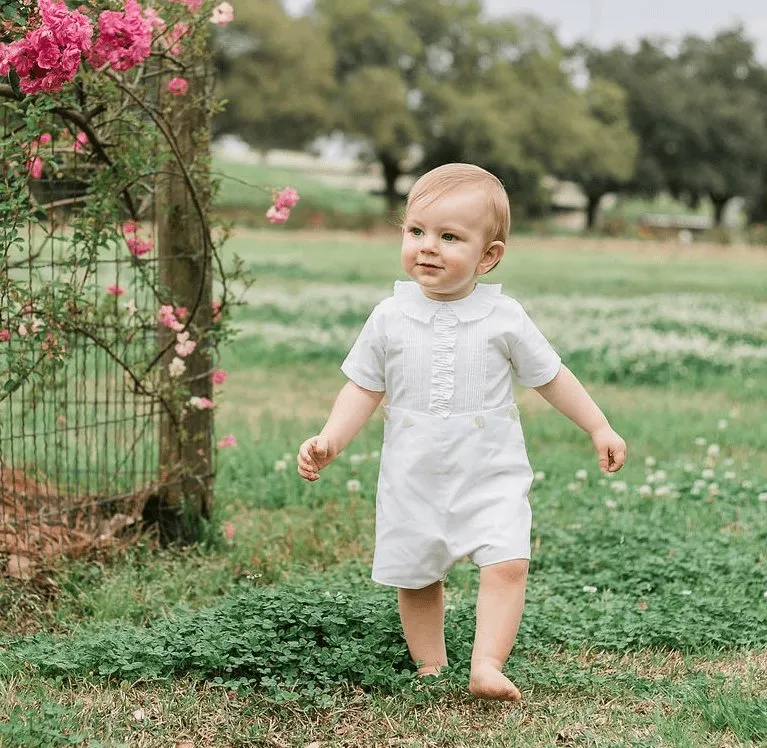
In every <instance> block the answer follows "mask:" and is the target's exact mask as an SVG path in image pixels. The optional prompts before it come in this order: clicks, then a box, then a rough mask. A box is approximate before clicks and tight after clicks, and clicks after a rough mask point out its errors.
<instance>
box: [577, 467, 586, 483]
mask: <svg viewBox="0 0 767 748" xmlns="http://www.w3.org/2000/svg"><path fill="white" fill-rule="evenodd" d="M588 477H589V471H588V470H584V469H583V468H581V469H580V470H576V471H575V479H576V480H587V479H588Z"/></svg>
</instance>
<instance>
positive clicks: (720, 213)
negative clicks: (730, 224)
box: [711, 195, 730, 228]
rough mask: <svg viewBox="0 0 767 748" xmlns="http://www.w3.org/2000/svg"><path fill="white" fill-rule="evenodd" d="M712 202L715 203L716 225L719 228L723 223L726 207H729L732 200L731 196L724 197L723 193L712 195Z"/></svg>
mask: <svg viewBox="0 0 767 748" xmlns="http://www.w3.org/2000/svg"><path fill="white" fill-rule="evenodd" d="M711 202H712V203H713V204H714V225H715V226H716V227H717V228H719V227H720V226H721V225H722V218H723V217H724V209H725V208H726V207H727V203H729V202H730V198H729V197H723V196H722V195H711Z"/></svg>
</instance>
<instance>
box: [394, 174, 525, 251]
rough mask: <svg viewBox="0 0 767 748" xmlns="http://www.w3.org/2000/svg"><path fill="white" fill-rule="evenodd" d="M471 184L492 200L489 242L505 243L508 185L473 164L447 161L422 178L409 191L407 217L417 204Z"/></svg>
mask: <svg viewBox="0 0 767 748" xmlns="http://www.w3.org/2000/svg"><path fill="white" fill-rule="evenodd" d="M472 187H476V188H479V189H482V190H484V191H485V194H486V196H487V198H488V202H489V203H490V212H491V221H490V226H489V227H488V239H489V241H491V242H494V241H501V242H504V244H505V243H506V239H507V237H508V235H509V229H510V228H511V208H510V206H509V196H508V194H507V193H506V188H505V187H504V186H503V182H501V180H500V179H498V177H496V176H495V174H491V173H490V172H489V171H486V170H485V169H483V168H482V167H481V166H476V165H474V164H444V165H443V166H438V167H437V168H436V169H432V170H431V171H427V172H426V174H424V175H423V176H421V177H419V179H418V180H417V181H416V182H415V184H414V185H413V186H412V187H411V188H410V192H409V193H408V196H407V204H406V206H405V217H407V214H408V213H409V211H410V208H411V207H412V206H413V205H415V204H416V203H421V202H424V201H425V202H427V203H431V202H433V201H434V200H439V199H440V198H441V197H444V196H445V195H447V194H449V193H451V192H454V191H455V190H460V189H465V188H472Z"/></svg>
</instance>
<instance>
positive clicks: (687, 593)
mask: <svg viewBox="0 0 767 748" xmlns="http://www.w3.org/2000/svg"><path fill="white" fill-rule="evenodd" d="M679 594H680V595H685V596H686V595H692V590H679Z"/></svg>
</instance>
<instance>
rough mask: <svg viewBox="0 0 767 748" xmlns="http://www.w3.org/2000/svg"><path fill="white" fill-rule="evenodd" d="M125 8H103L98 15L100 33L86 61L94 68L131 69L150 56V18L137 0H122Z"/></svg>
mask: <svg viewBox="0 0 767 748" xmlns="http://www.w3.org/2000/svg"><path fill="white" fill-rule="evenodd" d="M124 8H125V10H123V11H118V10H104V11H102V12H101V14H100V15H99V36H98V39H97V40H96V43H95V44H94V45H93V50H92V51H91V53H90V55H89V57H88V61H89V62H90V63H91V65H93V67H95V68H100V67H101V66H102V65H106V64H108V65H109V66H110V67H111V68H112V69H113V70H130V69H131V68H134V67H136V65H138V64H139V63H141V62H143V61H144V60H146V58H147V57H149V53H150V52H151V46H152V21H151V20H150V19H149V18H147V17H146V16H145V15H144V12H143V11H142V9H141V6H140V5H139V4H138V2H137V1H136V0H125V6H124Z"/></svg>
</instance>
